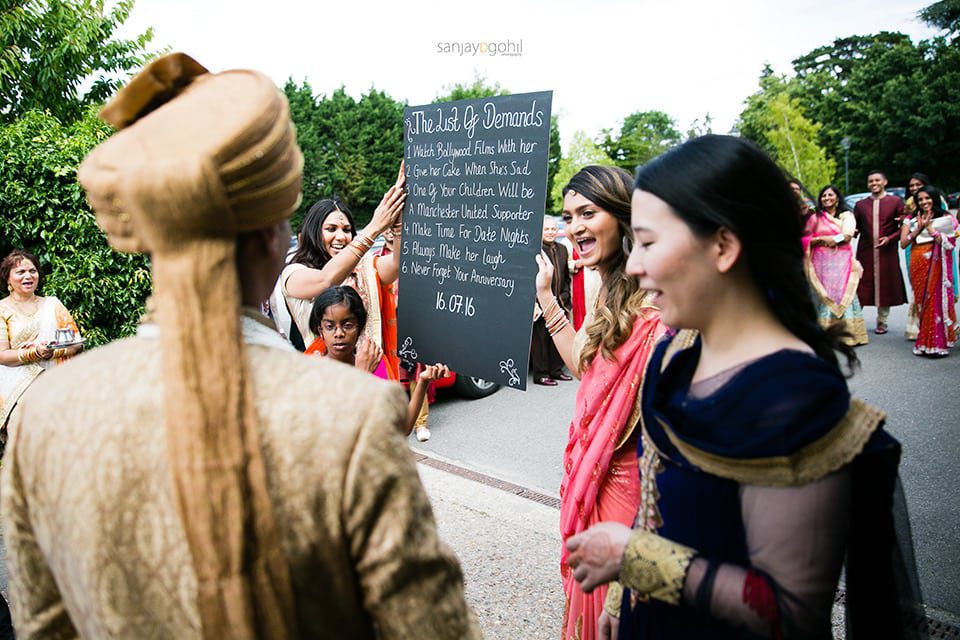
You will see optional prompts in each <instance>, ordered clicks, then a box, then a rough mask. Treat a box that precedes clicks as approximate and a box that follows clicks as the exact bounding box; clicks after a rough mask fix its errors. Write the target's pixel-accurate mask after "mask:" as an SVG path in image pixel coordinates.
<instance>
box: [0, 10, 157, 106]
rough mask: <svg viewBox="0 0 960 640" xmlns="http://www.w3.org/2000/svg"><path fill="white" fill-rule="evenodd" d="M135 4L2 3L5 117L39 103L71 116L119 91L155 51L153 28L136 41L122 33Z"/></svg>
mask: <svg viewBox="0 0 960 640" xmlns="http://www.w3.org/2000/svg"><path fill="white" fill-rule="evenodd" d="M133 3H134V0H120V1H119V2H117V3H116V4H115V5H114V7H113V9H111V10H110V11H105V10H104V2H103V0H14V1H12V2H11V1H10V0H6V1H5V2H3V4H2V5H0V7H2V8H0V121H6V122H10V121H12V120H14V119H16V118H17V117H19V116H21V115H23V114H24V113H26V112H28V111H30V110H32V109H39V110H49V111H50V113H52V114H53V115H54V116H56V117H57V118H59V119H60V121H61V122H64V123H68V122H70V121H71V120H74V119H76V118H79V117H81V115H82V113H83V107H84V106H86V105H90V104H99V103H101V102H103V101H105V100H106V99H107V97H109V96H110V95H112V94H113V93H114V91H116V89H117V88H118V87H119V85H120V83H121V81H122V79H123V77H124V76H125V75H126V74H127V72H129V71H131V70H133V69H138V68H140V67H141V66H143V64H144V63H145V62H146V60H147V59H148V58H149V57H150V54H148V53H147V51H146V47H147V45H148V43H149V42H150V41H151V40H152V38H153V30H152V29H147V30H146V31H145V32H144V33H142V34H140V35H138V36H137V37H135V38H133V39H130V40H126V39H118V38H116V37H115V32H116V31H117V29H118V28H119V27H120V25H121V24H123V23H124V21H126V19H127V17H128V16H129V15H130V10H131V9H132V8H133ZM88 84H89V88H86V90H83V89H84V87H86V86H87V85H88Z"/></svg>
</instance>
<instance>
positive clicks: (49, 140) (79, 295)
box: [0, 108, 150, 346]
mask: <svg viewBox="0 0 960 640" xmlns="http://www.w3.org/2000/svg"><path fill="white" fill-rule="evenodd" d="M95 111H96V109H95V108H88V109H87V110H85V111H84V112H83V113H82V114H81V117H80V118H79V119H78V120H76V121H74V122H72V123H71V124H69V125H64V124H62V123H61V122H60V121H59V120H57V119H56V118H55V117H53V116H52V115H50V114H47V113H41V112H38V111H31V112H28V113H25V114H24V115H23V116H22V117H21V118H19V119H18V120H16V121H14V122H12V123H9V124H0V157H3V158H5V161H4V162H2V163H0V202H2V203H3V209H2V215H3V235H2V236H0V238H2V240H0V254H2V255H6V254H7V253H9V251H10V250H11V249H14V248H25V249H27V250H28V251H30V252H32V253H33V254H34V255H36V256H37V258H38V259H39V260H40V263H41V264H40V267H41V268H42V270H43V272H44V274H45V276H46V280H45V282H44V285H43V291H42V293H46V294H52V295H55V296H57V297H58V298H60V299H61V300H62V301H63V303H64V304H65V305H66V306H67V308H68V309H70V310H71V312H72V313H73V315H74V318H75V319H76V321H77V324H78V325H79V326H80V330H81V331H82V332H83V334H84V337H85V338H86V339H87V341H88V343H89V344H90V345H94V346H95V345H98V344H102V343H104V342H108V341H110V340H113V339H115V338H118V337H121V336H125V335H129V334H131V333H133V331H134V329H135V328H136V323H137V320H138V319H139V318H140V316H141V315H142V312H143V302H144V300H145V299H146V296H147V294H148V293H149V291H150V271H149V267H148V264H147V259H146V257H145V256H142V255H129V254H124V253H118V252H116V251H113V250H112V249H110V247H109V246H108V245H107V242H106V238H105V236H104V235H103V233H101V231H100V229H99V228H98V227H97V225H96V221H95V219H94V216H93V213H92V212H91V211H90V209H89V207H88V206H87V203H86V198H85V196H84V194H83V191H82V189H81V188H80V185H79V184H78V183H77V175H76V173H77V167H78V166H79V164H80V162H81V161H82V160H83V158H84V156H86V154H87V153H88V152H89V151H90V150H91V149H92V148H93V147H94V146H95V145H97V144H98V143H100V142H101V141H103V140H104V139H106V138H107V136H108V135H109V134H110V130H109V127H107V126H106V125H105V124H103V123H102V122H100V121H99V120H97V118H96V116H95Z"/></svg>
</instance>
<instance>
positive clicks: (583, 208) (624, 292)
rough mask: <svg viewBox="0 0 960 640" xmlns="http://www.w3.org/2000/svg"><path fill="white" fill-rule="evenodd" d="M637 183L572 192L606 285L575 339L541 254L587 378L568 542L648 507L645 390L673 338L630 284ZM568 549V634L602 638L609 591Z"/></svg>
mask: <svg viewBox="0 0 960 640" xmlns="http://www.w3.org/2000/svg"><path fill="white" fill-rule="evenodd" d="M631 191H632V179H631V177H630V174H628V173H627V172H626V171H624V170H623V169H619V168H615V167H601V166H588V167H585V168H583V169H581V170H580V171H579V172H578V173H577V174H576V175H575V176H573V178H572V179H571V180H570V183H569V184H567V186H566V187H564V189H563V219H564V222H566V226H565V229H564V231H565V233H566V234H567V238H568V239H569V240H570V242H571V244H572V245H573V246H574V247H575V248H576V249H577V251H578V252H579V254H580V261H581V262H582V264H583V266H584V267H587V268H589V267H594V268H596V270H597V272H598V273H599V274H600V275H601V277H602V282H603V284H602V285H601V290H600V295H599V296H598V298H597V305H596V308H594V309H588V310H587V317H586V319H585V321H584V324H583V326H582V327H581V329H580V331H574V330H573V327H572V326H570V324H569V321H568V320H567V319H566V316H565V315H564V314H563V309H562V308H561V307H560V304H559V302H558V301H557V299H556V298H555V297H554V295H553V292H552V291H551V282H552V281H553V265H552V263H551V262H550V260H548V259H547V258H546V257H545V256H542V255H541V256H538V257H537V263H538V265H539V267H540V271H539V273H538V274H537V302H538V303H539V304H540V307H541V308H542V309H543V315H544V317H545V319H546V323H547V328H548V330H549V331H550V334H551V336H552V337H553V341H554V344H555V345H556V347H557V350H558V351H559V352H560V355H561V357H562V358H563V360H564V362H565V363H566V365H567V368H568V369H570V371H571V372H573V373H574V374H575V375H576V376H577V377H578V378H580V379H581V384H580V388H579V390H578V391H577V406H576V412H575V415H574V418H573V422H572V423H571V425H570V437H569V442H568V444H567V448H566V450H565V451H564V454H563V469H564V474H563V480H562V482H561V484H560V532H561V534H562V536H563V539H564V540H566V539H567V538H569V537H570V536H573V535H575V534H577V533H580V532H581V531H583V530H585V529H587V528H588V527H590V526H592V525H593V524H596V523H598V522H601V521H610V520H612V521H615V522H620V523H622V524H624V525H627V526H629V525H630V524H631V523H632V522H633V519H634V516H635V515H636V513H637V507H638V505H639V504H640V481H639V475H638V473H637V457H636V447H637V432H636V430H635V427H636V423H637V415H638V412H639V401H640V398H639V394H638V392H639V389H640V383H641V381H642V377H643V372H644V369H645V367H646V364H647V360H648V358H649V357H650V354H651V352H652V351H653V346H654V344H655V343H656V341H657V339H658V338H659V337H660V336H661V335H662V334H663V333H664V326H663V325H662V324H661V323H660V314H659V312H658V311H657V309H656V308H655V307H654V306H653V305H652V304H651V303H650V301H649V296H648V294H647V293H646V292H645V291H643V290H641V289H640V288H639V287H638V286H637V281H636V280H635V279H634V278H632V277H630V276H628V275H627V273H626V271H625V267H626V261H627V255H628V254H629V252H630V248H631V247H632V242H633V241H632V235H631V233H630V195H631ZM567 557H568V553H567V550H566V547H564V548H563V549H562V550H561V556H560V574H561V576H562V577H563V588H564V592H565V593H566V607H565V608H564V621H563V634H562V637H563V638H564V640H566V639H567V638H570V639H573V638H580V639H582V640H592V639H593V638H596V631H597V620H598V618H599V616H600V614H601V613H602V612H603V602H604V597H605V596H606V593H607V589H606V587H600V588H598V589H596V590H594V591H593V593H590V594H587V593H584V592H583V590H581V589H580V587H579V585H577V583H576V581H575V580H574V578H573V574H572V572H571V570H570V567H569V566H568V565H567Z"/></svg>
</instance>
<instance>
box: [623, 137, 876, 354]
mask: <svg viewBox="0 0 960 640" xmlns="http://www.w3.org/2000/svg"><path fill="white" fill-rule="evenodd" d="M634 184H635V187H636V188H637V189H640V190H642V191H646V192H648V193H651V194H653V195H655V196H656V197H658V198H660V199H661V200H663V201H664V202H666V203H667V204H668V205H670V207H671V208H672V209H673V211H674V213H676V215H677V216H678V217H680V218H681V219H682V220H683V221H684V222H685V223H686V224H687V226H688V227H690V229H691V231H692V232H693V233H694V235H697V236H699V237H706V236H709V235H711V234H713V233H714V232H716V231H717V230H718V229H721V228H725V229H729V230H730V231H731V232H733V233H734V234H735V235H736V236H737V237H738V238H739V239H740V242H741V243H742V245H743V254H744V257H745V259H746V265H747V268H748V270H749V273H750V277H751V279H752V280H753V283H754V286H756V288H757V289H758V290H759V291H760V292H761V293H762V294H763V296H764V298H765V299H766V300H767V303H768V305H769V308H770V310H771V312H772V313H773V314H774V316H775V317H776V318H777V320H779V321H780V323H781V324H782V325H783V326H785V327H786V328H787V329H788V330H789V331H790V332H791V333H793V334H794V335H795V336H797V337H798V338H799V339H801V340H803V341H804V342H805V343H807V344H808V345H809V346H810V348H811V349H813V350H814V352H816V354H817V355H818V356H820V357H821V358H822V359H824V360H826V361H827V362H829V363H830V364H832V365H834V366H835V367H837V368H839V362H838V360H837V355H836V352H837V351H839V352H841V353H842V354H843V355H844V356H846V360H847V364H848V366H849V367H850V368H851V369H852V368H853V366H854V365H855V364H856V363H857V357H856V355H855V354H854V352H853V347H851V346H850V345H848V344H846V343H845V342H844V341H843V338H844V337H845V336H846V335H847V333H846V331H845V330H844V328H843V326H842V325H834V326H833V327H830V328H829V329H826V330H825V329H823V328H822V327H821V326H820V324H819V322H818V321H817V312H816V309H815V307H814V304H813V298H812V297H811V294H810V285H809V283H808V282H807V278H806V276H805V275H804V272H803V245H802V243H801V237H802V233H803V224H802V222H801V220H800V217H799V216H797V204H796V202H797V198H796V195H795V194H794V192H793V190H792V189H791V188H790V185H789V183H788V182H787V178H786V176H784V174H783V171H782V170H781V169H780V168H779V167H777V165H776V164H775V163H774V162H773V161H772V160H771V159H770V158H769V157H767V155H766V154H765V153H764V152H763V151H761V150H760V148H759V147H757V146H756V145H754V144H753V143H751V142H748V141H746V140H743V139H741V138H735V137H732V136H721V135H714V134H710V135H705V136H701V137H699V138H695V139H693V140H691V141H689V142H686V143H684V144H682V145H680V146H679V147H676V148H674V149H672V150H671V151H668V152H667V153H665V154H663V155H661V156H660V157H658V158H656V159H655V160H653V161H651V162H649V163H648V164H646V165H644V166H642V167H640V169H639V170H638V172H637V179H636V181H635V182H634Z"/></svg>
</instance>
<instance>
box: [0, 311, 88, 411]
mask: <svg viewBox="0 0 960 640" xmlns="http://www.w3.org/2000/svg"><path fill="white" fill-rule="evenodd" d="M37 298H38V300H39V302H38V304H37V308H36V310H35V311H34V312H33V313H31V314H27V313H23V312H22V311H21V310H20V309H18V308H17V307H16V306H15V305H14V304H12V303H11V302H10V297H9V296H8V297H6V298H4V299H3V300H0V342H7V344H9V345H10V348H11V349H19V348H20V347H22V346H24V345H30V344H36V343H39V342H50V341H53V340H55V339H56V331H57V329H67V328H69V329H73V330H74V331H75V332H76V335H77V337H80V331H79V330H78V329H77V324H76V323H75V322H74V320H73V316H71V315H70V312H69V311H68V310H67V308H66V307H65V306H63V303H62V302H60V300H59V299H57V298H56V297H55V296H38V297H37ZM68 359H69V358H59V359H51V360H41V361H40V362H35V363H27V364H21V365H16V366H13V365H0V428H2V427H4V426H5V425H6V424H7V420H8V419H9V417H10V413H11V412H12V411H13V409H14V407H15V406H16V404H17V401H18V400H19V399H20V396H21V395H22V394H23V392H24V391H26V389H27V387H29V386H30V384H31V383H32V382H33V381H34V379H35V378H36V377H37V376H38V375H40V374H41V373H43V372H44V371H45V370H46V369H49V368H50V367H53V366H56V365H58V364H61V363H63V362H66V361H67V360H68Z"/></svg>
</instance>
